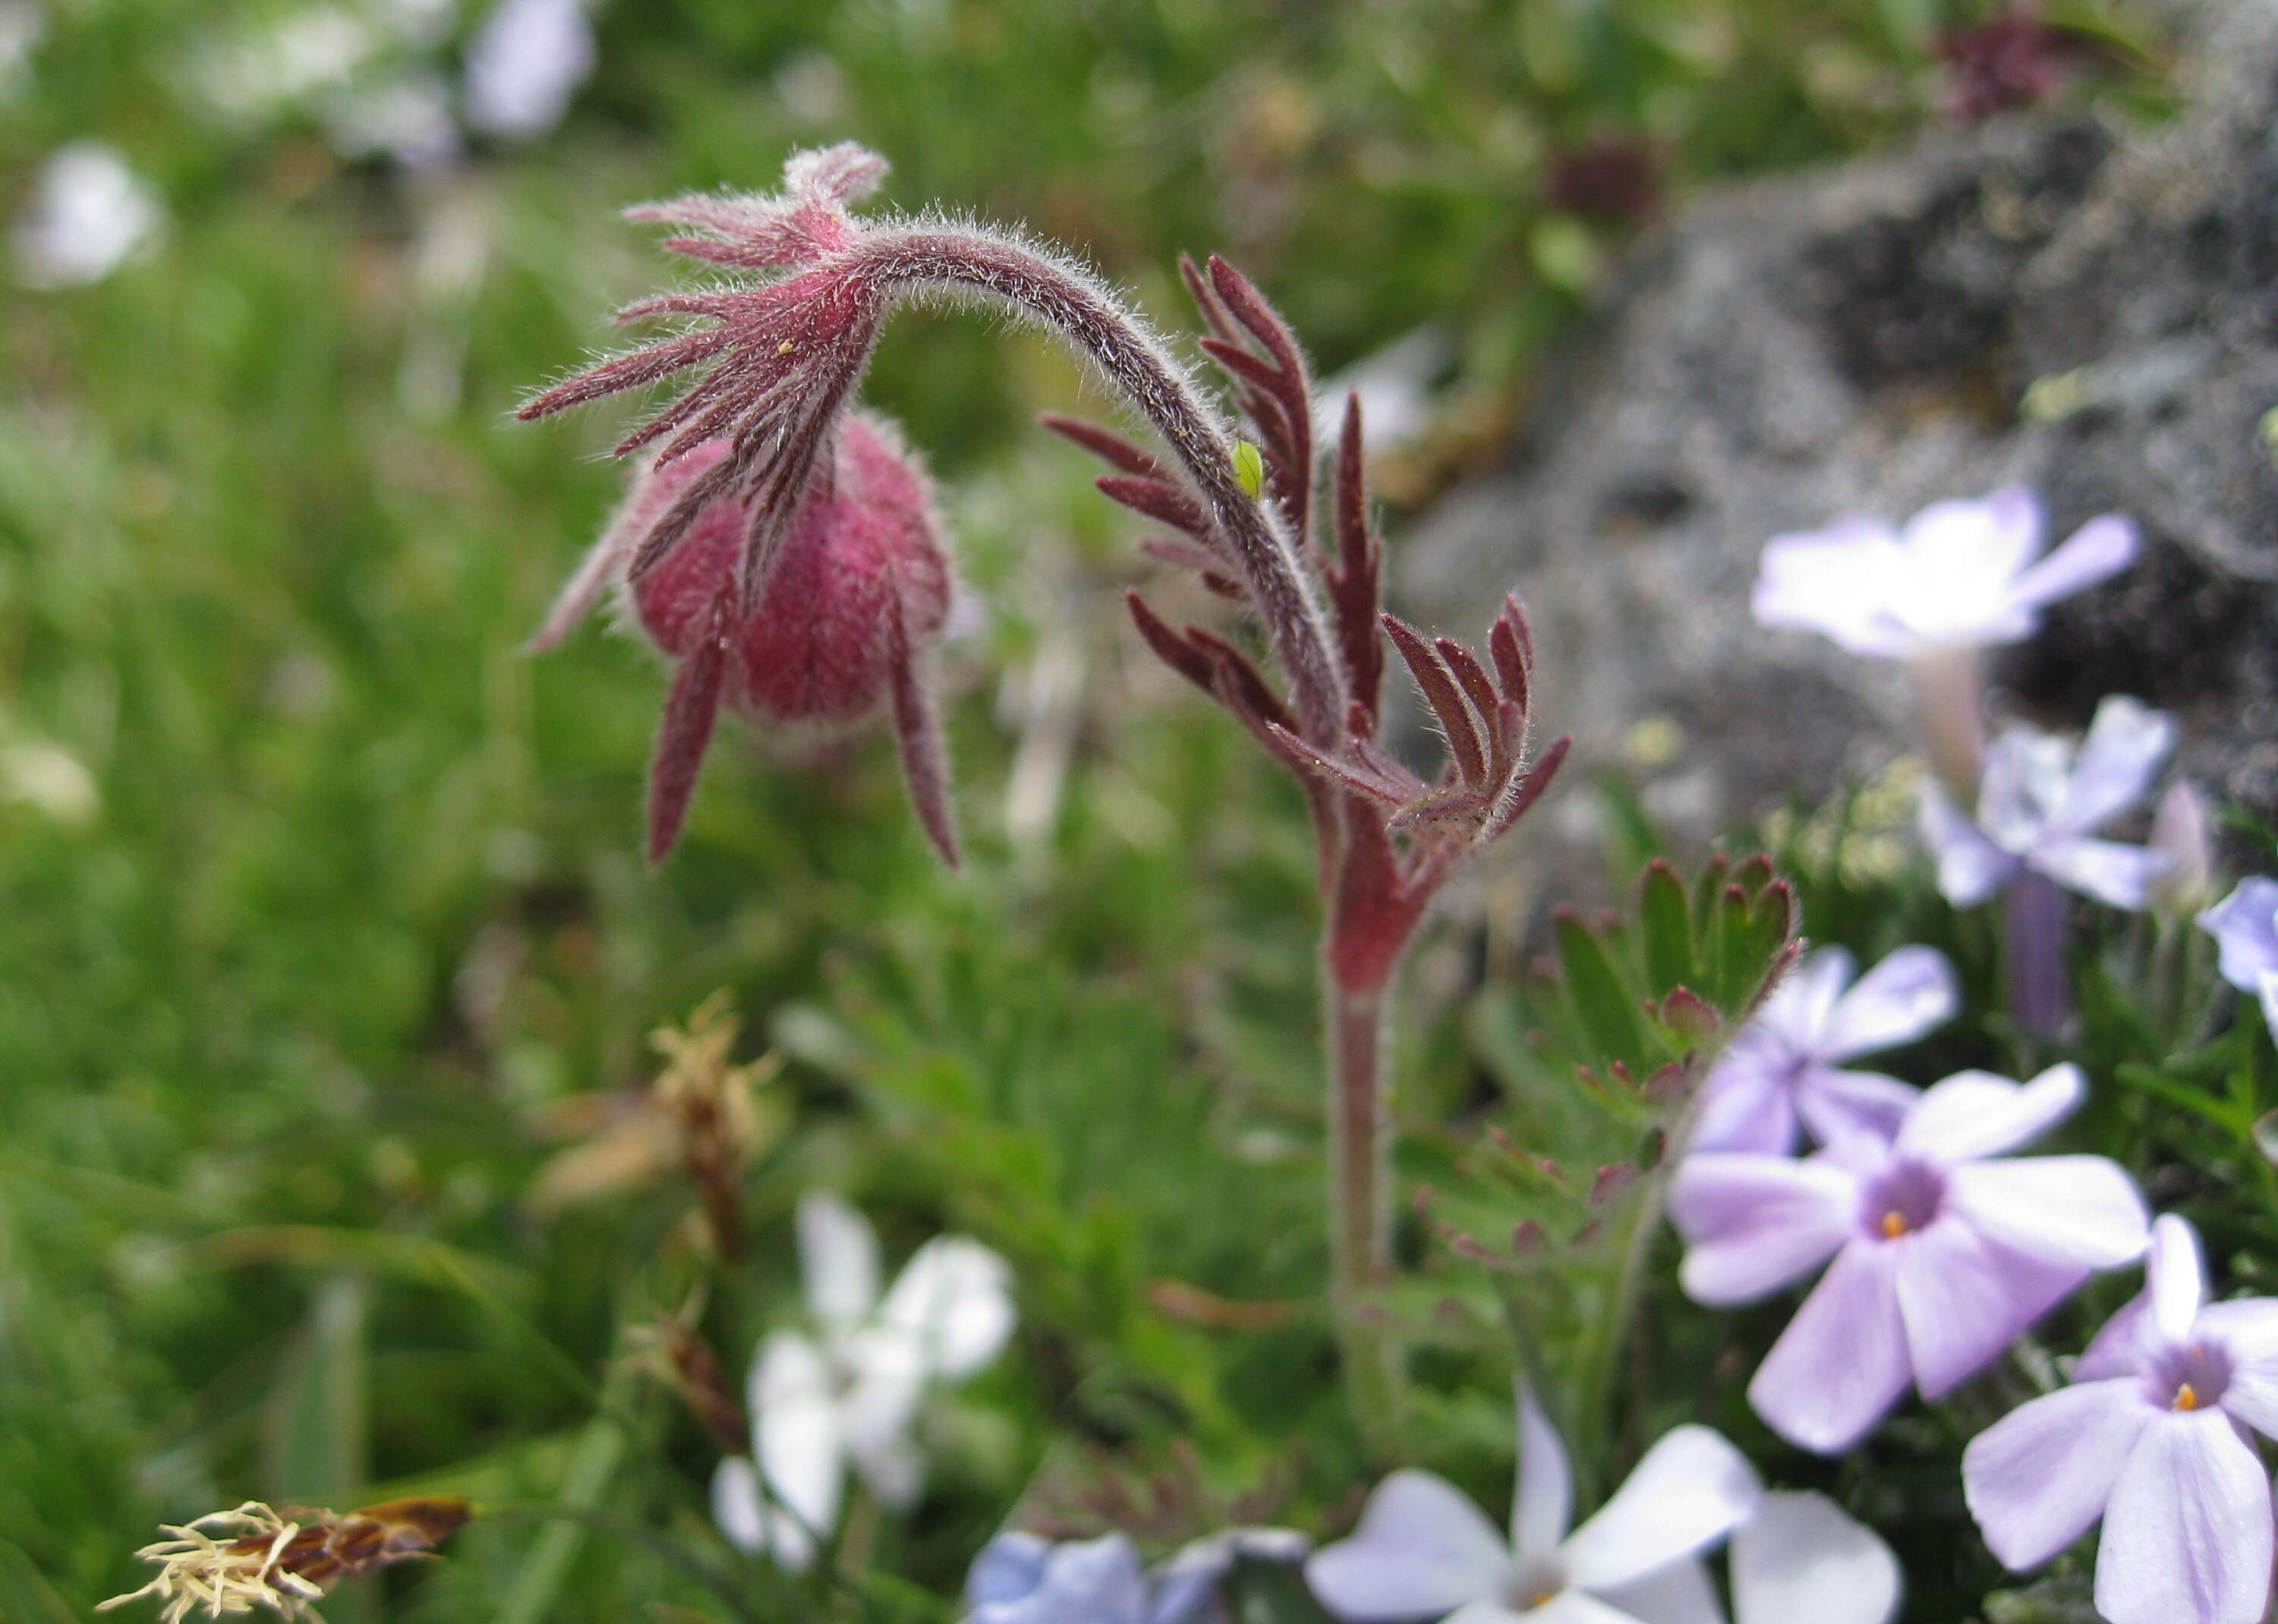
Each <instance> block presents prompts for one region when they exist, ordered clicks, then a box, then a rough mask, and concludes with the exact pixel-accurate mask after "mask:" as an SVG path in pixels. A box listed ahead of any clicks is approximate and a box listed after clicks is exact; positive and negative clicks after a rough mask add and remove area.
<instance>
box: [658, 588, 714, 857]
mask: <svg viewBox="0 0 2278 1624" xmlns="http://www.w3.org/2000/svg"><path fill="white" fill-rule="evenodd" d="M729 602H730V599H729V598H728V596H727V594H725V593H722V594H721V595H720V596H719V597H718V598H716V599H715V600H714V602H713V606H712V611H711V614H710V616H709V617H708V619H707V622H706V625H705V628H704V631H703V635H702V636H701V637H699V638H698V640H697V643H696V646H695V647H694V648H692V650H690V651H689V654H688V658H687V659H685V660H683V661H682V662H681V666H680V674H679V675H677V676H676V677H675V678H673V682H672V693H671V696H670V697H669V698H667V699H666V700H665V702H664V721H663V723H662V725H661V727H659V728H658V729H657V736H656V757H655V759H654V762H653V763H652V764H651V766H650V767H649V779H648V860H649V861H650V862H652V863H661V862H663V861H664V859H665V858H666V857H667V856H668V855H669V854H670V852H671V850H672V848H673V847H674V845H676V844H677V842H679V839H680V830H681V826H682V825H683V824H684V823H685V822H686V821H687V819H688V804H689V802H690V801H691V800H692V798H693V797H694V796H695V794H696V780H697V778H698V776H699V774H701V773H702V771H703V769H704V752H705V751H707V750H708V749H709V748H710V747H711V744H712V728H713V724H714V723H715V721H718V720H719V715H720V694H721V690H722V686H723V684H724V683H725V681H726V678H727V674H728V606H729Z"/></svg>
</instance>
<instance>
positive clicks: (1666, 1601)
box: [1305, 1387, 1762, 1624]
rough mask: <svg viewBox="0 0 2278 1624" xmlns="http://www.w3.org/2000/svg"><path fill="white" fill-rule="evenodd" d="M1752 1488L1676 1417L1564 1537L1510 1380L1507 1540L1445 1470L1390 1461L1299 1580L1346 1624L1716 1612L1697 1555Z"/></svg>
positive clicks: (1673, 1621) (1543, 1445)
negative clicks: (1512, 1428)
mask: <svg viewBox="0 0 2278 1624" xmlns="http://www.w3.org/2000/svg"><path fill="white" fill-rule="evenodd" d="M1761 1496H1762V1485H1761V1484H1760V1483H1758V1482H1757V1479H1756V1474H1755V1471H1754V1468H1752V1467H1750V1466H1749V1465H1748V1463H1747V1460H1745V1459H1743V1458H1742V1456H1741V1454H1740V1452H1739V1450H1737V1449H1735V1448H1733V1447H1732V1445H1731V1444H1729V1443H1727V1442H1726V1441H1725V1440H1724V1438H1723V1437H1721V1436H1719V1435H1718V1434H1716V1433H1715V1432H1712V1431H1710V1430H1709V1429H1708V1428H1706V1427H1695V1426H1686V1427H1679V1428H1678V1429H1676V1430H1674V1431H1672V1432H1670V1433H1668V1434H1666V1435H1665V1436H1663V1437H1662V1439H1661V1440H1660V1442H1658V1443H1656V1444H1655V1445H1654V1446H1653V1447H1652V1448H1651V1449H1649V1450H1647V1451H1646V1452H1645V1458H1644V1459H1643V1460H1640V1461H1639V1462H1638V1463H1637V1468H1636V1469H1635V1470H1634V1471H1632V1473H1631V1474H1630V1476H1629V1481H1628V1482H1626V1483H1624V1484H1623V1485H1622V1486H1621V1487H1620V1488H1619V1489H1618V1490H1617V1491H1615V1492H1614V1497H1613V1498H1611V1499H1609V1500H1608V1501H1607V1502H1606V1504H1605V1505H1604V1506H1603V1507H1601V1509H1600V1510H1599V1511H1598V1513H1596V1514H1595V1515H1594V1516H1593V1517H1591V1518H1589V1519H1588V1520H1587V1521H1585V1522H1584V1523H1583V1524H1582V1526H1581V1527H1579V1528H1578V1529H1573V1530H1572V1531H1571V1533H1570V1532H1569V1531H1568V1529H1567V1524H1568V1521H1569V1520H1570V1517H1571V1513H1572V1509H1573V1498H1574V1483H1573V1475H1572V1474H1571V1471H1570V1470H1569V1469H1568V1467H1567V1463H1566V1451H1565V1448H1564V1446H1563V1445H1561V1444H1560V1443H1559V1441H1558V1435H1557V1433H1556V1431H1555V1430H1552V1428H1551V1425H1550V1422H1549V1421H1548V1419H1547V1418H1546V1417H1545V1416H1544V1415H1543V1414H1542V1411H1541V1409H1540V1407H1539V1406H1538V1405H1537V1404H1536V1403H1535V1401H1534V1398H1533V1394H1532V1393H1530V1392H1529V1391H1526V1390H1525V1388H1523V1387H1522V1388H1521V1389H1520V1390H1519V1395H1518V1489H1517V1498H1516V1499H1515V1500H1514V1501H1513V1503H1512V1506H1511V1518H1510V1535H1509V1537H1508V1538H1506V1537H1505V1536H1504V1535H1503V1533H1502V1530H1500V1529H1497V1528H1496V1527H1495V1526H1494V1524H1493V1523H1492V1522H1490V1521H1487V1517H1486V1516H1485V1515H1484V1514H1483V1513H1481V1512H1480V1511H1479V1507H1477V1506H1474V1505H1472V1502H1471V1501H1470V1500H1468V1499H1466V1498H1464V1495H1463V1493H1462V1491H1459V1490H1457V1489H1456V1488H1455V1487H1454V1486H1453V1485H1452V1484H1450V1483H1448V1482H1447V1481H1446V1480H1445V1479H1443V1478H1440V1477H1436V1476H1434V1475H1433V1474H1431V1473H1429V1472H1420V1471H1415V1470H1406V1471H1399V1472H1395V1473H1393V1474H1392V1475H1390V1476H1389V1477H1387V1478H1386V1479H1385V1480H1384V1481H1383V1482H1382V1483H1379V1484H1378V1485H1377V1486H1376V1490H1375V1491H1374V1492H1373V1493H1372V1494H1371V1495H1370V1496H1369V1497H1368V1505H1367V1506H1365V1508H1364V1509H1363V1510H1362V1512H1361V1517H1360V1526H1359V1527H1358V1528H1357V1529H1354V1530H1353V1531H1352V1534H1351V1535H1350V1536H1349V1537H1347V1538H1345V1539H1342V1540H1339V1541H1338V1542H1337V1543H1336V1544H1333V1545H1327V1546H1324V1547H1323V1548H1322V1549H1321V1550H1319V1551H1318V1552H1315V1553H1314V1554H1313V1557H1312V1559H1311V1560H1310V1561H1309V1562H1307V1563H1306V1564H1305V1577H1306V1580H1307V1582H1309V1583H1311V1586H1312V1589H1313V1594H1314V1596H1315V1597H1318V1598H1319V1601H1320V1602H1321V1605H1324V1606H1325V1607H1326V1608H1327V1609H1328V1610H1329V1611H1330V1612H1331V1613H1334V1614H1336V1615H1337V1616H1338V1617H1339V1618H1342V1619H1347V1620H1354V1621H1355V1624H1368V1621H1370V1620H1394V1619H1447V1620H1451V1624H1507V1621H1508V1620H1517V1619H1525V1620H1529V1621H1530V1624H1637V1621H1638V1620H1649V1621H1651V1624H1662V1621H1663V1620H1665V1621H1666V1624H1695V1621H1696V1620H1717V1619H1721V1617H1722V1613H1721V1611H1720V1610H1719V1609H1718V1607H1717V1605H1716V1591H1715V1590H1714V1588H1713V1586H1712V1585H1711V1583H1710V1581H1709V1572H1708V1569H1707V1568H1706V1567H1704V1566H1703V1565H1702V1563H1701V1552H1704V1551H1706V1550H1708V1549H1709V1547H1710V1546H1712V1545H1714V1544H1716V1543H1717V1542H1718V1541H1720V1540H1722V1539H1723V1538H1724V1536H1726V1535H1728V1534H1730V1533H1731V1531H1732V1530H1733V1529H1737V1528H1739V1526H1740V1525H1741V1524H1743V1523H1745V1522H1746V1521H1747V1520H1748V1518H1749V1516H1750V1515H1751V1514H1752V1513H1754V1511H1755V1509H1756V1506H1757V1502H1758V1500H1759V1498H1761Z"/></svg>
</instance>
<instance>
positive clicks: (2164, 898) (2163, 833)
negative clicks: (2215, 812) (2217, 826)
mask: <svg viewBox="0 0 2278 1624" xmlns="http://www.w3.org/2000/svg"><path fill="white" fill-rule="evenodd" d="M2151 847H2152V850H2154V851H2156V852H2158V853H2159V854H2160V856H2161V857H2163V858H2167V866H2166V867H2164V868H2162V869H2161V870H2160V873H2159V874H2158V876H2157V877H2156V878H2155V879H2153V881H2152V906H2153V907H2155V908H2157V909H2159V910H2160V911H2161V912H2162V913H2167V914H2182V913H2189V912H2190V911H2191V910H2192V909H2194V908H2197V907H2198V905H2199V904H2200V903H2203V902H2205V901H2206V899H2207V898H2208V897H2210V896H2213V895H2214V826H2213V820H2212V819H2211V818H2209V817H2208V816H2207V808H2206V801H2205V797H2202V796H2201V795H2200V794H2199V792H2198V789H2195V788H2193V787H2192V784H2191V781H2190V779H2188V778H2178V779H2177V780H2175V782H2174V783H2172V784H2169V785H2168V786H2167V794H2165V795H2163V796H2161V797H2160V804H2159V807H2158V810H2156V811H2155V812H2152V840H2151Z"/></svg>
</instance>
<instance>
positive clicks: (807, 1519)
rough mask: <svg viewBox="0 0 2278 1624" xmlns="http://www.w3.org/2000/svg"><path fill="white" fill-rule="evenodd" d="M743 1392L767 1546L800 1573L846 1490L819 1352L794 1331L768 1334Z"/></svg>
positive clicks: (840, 1435)
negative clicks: (748, 1404)
mask: <svg viewBox="0 0 2278 1624" xmlns="http://www.w3.org/2000/svg"><path fill="white" fill-rule="evenodd" d="M748 1396H749V1399H750V1400H751V1408H752V1434H753V1445H754V1446H755V1449H754V1452H755V1453H756V1455H757V1457H758V1461H759V1469H760V1475H761V1481H762V1486H763V1492H762V1494H761V1497H760V1498H761V1505H760V1521H761V1527H762V1529H763V1534H764V1539H765V1543H766V1545H767V1548H768V1552H770V1553H771V1554H772V1555H773V1556H774V1557H775V1559H776V1561H777V1562H779V1563H781V1564H782V1565H783V1566H784V1567H788V1568H791V1569H792V1570H793V1571H795V1572H796V1571H799V1570H802V1569H804V1568H805V1567H807V1565H808V1564H809V1563H811V1562H812V1561H813V1560H814V1544H815V1540H816V1539H817V1538H819V1537H821V1536H826V1535H828V1534H829V1532H830V1530H831V1529H833V1528H835V1527H836V1526H837V1521H838V1501H839V1496H840V1494H841V1492H842V1491H843V1490H844V1488H845V1447H846V1445H845V1434H844V1431H843V1430H842V1428H841V1426H840V1423H839V1415H838V1409H837V1404H836V1403H835V1402H834V1401H833V1399H832V1396H831V1381H830V1371H829V1365H828V1364H827V1363H826V1361H824V1359H823V1356H822V1350H821V1349H819V1348H817V1347H816V1346H814V1343H812V1342H810V1341H808V1340H807V1339H806V1338H805V1337H802V1336H799V1335H798V1334H797V1333H796V1332H792V1331H777V1332H776V1333H775V1334H773V1335H772V1336H770V1337H768V1339H767V1340H766V1341H764V1342H762V1343H761V1345H760V1353H759V1357H758V1359H756V1360H755V1361H753V1367H752V1379H751V1383H750V1391H749V1394H748Z"/></svg>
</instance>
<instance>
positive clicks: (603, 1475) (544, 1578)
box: [497, 1361, 631, 1624]
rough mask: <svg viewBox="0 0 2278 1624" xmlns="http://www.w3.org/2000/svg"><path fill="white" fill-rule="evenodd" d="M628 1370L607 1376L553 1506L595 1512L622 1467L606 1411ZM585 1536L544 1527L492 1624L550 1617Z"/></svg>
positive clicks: (622, 1439) (616, 1427) (577, 1526)
mask: <svg viewBox="0 0 2278 1624" xmlns="http://www.w3.org/2000/svg"><path fill="white" fill-rule="evenodd" d="M628 1369H631V1367H630V1366H627V1365H624V1364H623V1362H622V1361H620V1364H619V1367H618V1369H617V1370H615V1371H613V1372H612V1373H611V1375H610V1377H609V1380H608V1384H607V1385H606V1386H605V1387H604V1389H603V1398H602V1406H601V1413H600V1414H598V1415H596V1416H594V1417H593V1419H592V1421H590V1422H587V1423H586V1425H585V1436H584V1437H581V1438H579V1439H578V1440H577V1451H576V1452H574V1453H573V1454H572V1455H571V1456H570V1457H569V1470H568V1471H567V1472H565V1473H564V1474H563V1475H562V1492H561V1495H560V1497H559V1501H558V1503H559V1504H560V1505H561V1506H562V1507H564V1508H565V1509H567V1510H570V1511H577V1512H591V1511H594V1510H596V1509H598V1508H599V1507H600V1504H601V1500H602V1498H603V1497H604V1496H605V1495H607V1494H608V1491H609V1484H610V1482H611V1481H612V1480H613V1479H614V1478H615V1476H616V1475H617V1468H619V1467H620V1466H622V1465H623V1463H624V1458H625V1452H626V1449H627V1448H628V1446H629V1445H630V1444H631V1438H630V1437H628V1435H627V1433H626V1431H625V1426H624V1422H623V1421H622V1420H621V1419H619V1418H618V1417H617V1416H615V1414H611V1411H612V1410H613V1409H614V1408H615V1407H616V1406H617V1405H618V1404H620V1403H621V1402H622V1401H623V1399H624V1396H625V1390H626V1388H627V1386H628V1385H629V1378H628V1377H626V1376H624V1375H623V1374H622V1373H623V1371H625V1370H628ZM587 1533H588V1529H586V1526H585V1524H584V1523H582V1522H577V1521H568V1520H566V1519H565V1520H564V1521H558V1522H552V1523H548V1524H547V1527H546V1529H545V1531H544V1532H543V1533H541V1534H539V1536H538V1539H537V1542H536V1543H535V1544H532V1545H531V1550H530V1555H529V1556H528V1558H526V1559H524V1562H523V1565H522V1569H521V1571H520V1572H518V1573H517V1574H515V1576H514V1582H513V1584H512V1585H511V1586H509V1587H508V1590H507V1593H506V1596H505V1598H504V1599H503V1600H502V1601H501V1603H500V1604H499V1610H498V1614H497V1617H498V1624H545V1620H547V1619H550V1618H552V1617H553V1616H554V1603H555V1601H556V1600H557V1599H558V1598H559V1597H560V1596H561V1594H562V1586H563V1585H564V1584H566V1583H568V1582H569V1571H570V1569H571V1568H572V1567H575V1566H576V1565H577V1556H578V1553H579V1552H582V1551H584V1550H585V1539H586V1536H587Z"/></svg>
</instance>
